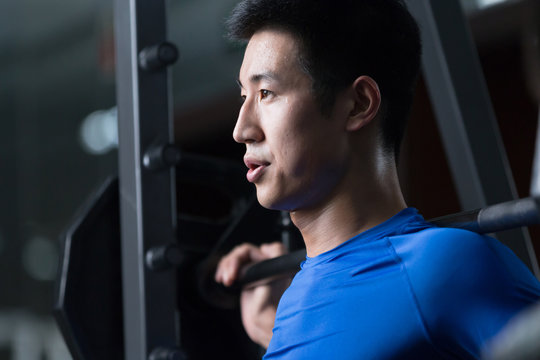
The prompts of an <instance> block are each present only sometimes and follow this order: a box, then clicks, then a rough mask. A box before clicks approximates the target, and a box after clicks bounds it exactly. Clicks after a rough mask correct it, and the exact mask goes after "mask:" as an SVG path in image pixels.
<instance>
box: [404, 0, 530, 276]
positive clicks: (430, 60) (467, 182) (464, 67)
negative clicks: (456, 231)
mask: <svg viewBox="0 0 540 360" xmlns="http://www.w3.org/2000/svg"><path fill="white" fill-rule="evenodd" d="M406 2H407V5H408V7H409V10H410V11H411V13H412V14H413V16H414V17H415V18H416V20H417V21H418V23H419V25H420V28H421V33H422V41H423V59H422V60H423V73H424V79H425V81H426V83H427V86H428V90H429V94H430V98H431V102H432V104H433V108H434V110H435V115H436V118H437V122H438V125H439V130H440V133H441V137H442V139H443V144H444V147H445V150H446V156H447V158H448V161H449V165H450V168H451V169H452V174H453V177H454V183H455V184H456V188H457V191H458V195H459V199H460V201H461V205H462V207H463V208H465V209H474V208H480V207H484V206H486V205H491V204H495V203H499V202H503V201H508V200H512V199H515V198H516V197H517V192H516V189H515V185H514V180H513V178H512V174H511V171H510V167H509V164H508V160H507V157H506V152H505V150H504V146H503V144H502V140H501V137H500V133H499V129H498V126H497V122H496V118H495V113H494V111H493V106H492V104H491V100H490V98H489V94H488V90H487V86H486V84H485V79H484V77H483V73H482V69H481V66H480V61H479V59H478V55H477V53H476V50H475V47H474V43H473V41H472V37H471V35H470V30H469V26H468V24H467V21H466V18H465V16H464V14H463V11H462V9H461V6H460V3H459V1H458V0H445V1H434V0H406ZM497 237H498V238H499V240H501V241H502V242H503V243H505V244H506V245H508V246H509V247H510V248H511V249H512V250H513V251H514V252H515V253H516V254H517V255H518V256H519V257H520V258H521V259H522V260H523V261H524V262H525V263H526V264H527V265H528V266H529V267H530V268H531V269H532V270H533V271H534V272H535V273H536V274H537V276H538V275H539V274H540V272H539V271H538V264H537V261H536V256H535V254H534V249H533V247H532V244H531V241H530V237H529V234H528V232H527V230H526V229H515V230H510V231H506V232H502V233H499V234H498V235H497Z"/></svg>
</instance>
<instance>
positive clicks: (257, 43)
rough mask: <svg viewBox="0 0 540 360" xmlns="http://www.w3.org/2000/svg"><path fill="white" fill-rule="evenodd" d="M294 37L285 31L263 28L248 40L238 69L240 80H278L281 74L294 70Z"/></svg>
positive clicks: (295, 48)
mask: <svg viewBox="0 0 540 360" xmlns="http://www.w3.org/2000/svg"><path fill="white" fill-rule="evenodd" d="M297 54H298V52H297V46H296V41H295V38H294V37H293V36H292V35H290V34H289V33H287V32H284V31H279V30H274V29H265V30H260V31H258V32H256V33H255V34H254V35H253V36H252V37H251V39H250V40H249V43H248V46H247V47H246V51H245V53H244V60H243V62H242V67H241V69H240V80H241V81H243V82H245V81H262V80H279V79H280V76H281V74H283V73H286V72H290V71H295V70H297V69H296V68H297V67H298V63H297V59H298V57H297Z"/></svg>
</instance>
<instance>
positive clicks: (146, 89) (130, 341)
mask: <svg viewBox="0 0 540 360" xmlns="http://www.w3.org/2000/svg"><path fill="white" fill-rule="evenodd" d="M407 3H408V5H409V8H410V10H411V12H412V13H413V15H414V16H415V17H416V18H417V20H418V21H419V23H420V25H421V28H422V29H423V32H422V38H423V43H424V44H425V50H424V55H423V56H424V57H423V69H424V76H425V79H426V82H427V84H428V87H429V92H430V95H431V98H432V101H433V105H434V110H435V113H436V115H437V119H438V120H439V123H440V127H441V129H442V131H441V134H442V136H443V141H444V144H445V147H446V152H447V153H448V154H449V158H450V166H451V168H452V173H453V175H454V180H455V182H456V184H457V188H458V193H459V197H460V200H461V202H462V206H463V207H464V208H485V207H486V205H487V204H488V203H489V204H496V203H499V204H501V203H503V202H505V201H507V200H509V199H512V198H515V195H516V193H515V189H514V185H513V181H512V178H511V176H509V172H508V164H507V161H506V156H505V153H504V150H503V149H502V147H501V142H500V137H499V134H498V129H497V126H496V123H495V121H494V114H493V111H492V107H491V104H490V103H489V101H488V100H486V99H488V95H487V90H486V88H485V85H484V82H483V79H482V72H481V70H480V67H479V63H478V59H477V56H476V54H475V53H474V50H473V46H472V42H471V37H470V34H469V33H468V28H467V25H466V21H465V19H464V16H463V14H462V13H461V9H460V5H459V1H458V0H448V1H431V0H414V1H413V0H407ZM166 20H167V19H166V7H165V2H164V1H162V0H155V1H144V0H128V1H121V0H116V1H115V20H114V22H115V28H116V29H115V39H116V55H117V64H118V66H117V71H116V76H117V78H116V84H117V102H118V113H119V175H120V181H119V183H118V188H119V191H118V192H117V193H116V194H117V197H118V198H119V201H118V203H117V204H116V206H117V207H118V209H117V211H115V210H114V208H115V205H114V201H113V200H110V199H109V200H99V199H102V198H101V197H100V196H98V200H97V202H96V203H95V208H92V206H91V207H90V208H91V209H90V210H88V211H87V212H86V214H87V217H86V216H82V217H81V218H80V219H79V220H80V221H79V224H81V226H82V227H83V228H86V229H87V230H84V231H83V230H75V229H72V232H71V235H70V236H68V237H66V240H67V239H69V241H66V246H64V257H63V260H64V261H63V267H62V273H61V279H60V281H59V283H60V286H59V289H60V296H59V299H61V300H60V303H59V304H61V306H60V307H59V309H58V310H57V314H58V315H57V316H58V317H57V319H58V321H59V323H60V325H61V328H62V330H63V331H64V336H65V337H66V340H67V342H68V345H69V346H70V349H72V354H74V356H75V357H76V358H81V359H83V358H103V359H107V358H115V359H120V358H124V359H129V360H143V359H152V360H159V359H172V358H175V359H176V358H182V357H183V351H181V350H179V347H180V346H181V347H182V349H183V350H185V352H186V353H187V354H188V355H189V356H190V357H191V358H192V359H196V358H202V359H205V358H214V357H216V356H209V355H208V352H209V351H211V350H212V349H211V347H209V346H207V345H206V344H203V345H200V344H198V343H197V342H198V341H199V342H200V341H201V340H200V339H199V337H200V336H198V334H204V331H206V334H208V332H210V331H212V329H210V328H209V327H208V326H206V327H205V328H203V329H198V328H197V327H196V325H195V324H196V323H197V322H199V323H203V324H204V325H206V324H210V323H211V324H212V325H213V326H216V324H215V319H214V317H215V316H218V314H217V313H215V312H214V313H212V312H211V311H210V310H208V309H205V310H207V312H206V314H208V315H207V317H206V318H204V320H202V321H201V317H197V316H195V314H196V313H197V311H198V310H199V308H198V307H197V306H200V307H202V306H203V304H200V303H202V302H201V301H198V300H199V299H200V298H199V295H198V292H197V291H196V290H195V289H196V286H195V285H194V284H192V282H193V281H192V280H190V279H191V278H192V277H195V278H197V279H200V278H201V277H205V276H206V278H208V273H206V275H204V272H203V275H200V274H199V273H198V272H197V271H195V270H194V268H195V267H197V266H196V264H197V263H198V262H199V261H201V262H202V261H203V260H204V255H203V254H205V253H204V251H203V250H206V251H207V253H208V251H210V252H211V255H213V256H217V255H219V252H218V250H223V251H224V250H226V247H227V246H229V245H230V244H231V243H232V242H229V241H228V240H227V239H234V240H235V241H247V240H253V239H249V238H246V237H242V236H241V233H242V226H239V227H236V226H235V224H240V223H241V222H242V221H241V220H236V219H241V218H240V217H238V216H239V214H241V213H243V211H245V209H246V207H245V206H248V205H247V203H248V202H249V201H248V200H247V198H244V199H243V200H242V201H240V203H242V202H243V203H244V204H243V205H242V206H238V207H237V208H236V209H235V208H234V206H233V212H234V213H235V214H236V215H238V216H234V220H232V221H230V222H225V223H224V224H222V223H219V224H207V226H197V225H193V222H189V221H185V222H182V221H180V223H181V225H182V226H178V222H179V217H178V216H177V214H176V212H177V204H176V199H177V193H182V192H183V191H185V188H188V185H185V184H182V186H181V187H177V186H175V185H176V184H177V180H176V169H175V168H174V165H175V164H178V161H179V160H180V161H181V157H180V158H179V156H181V154H179V153H178V151H177V149H175V148H174V147H172V145H171V144H172V143H173V135H172V122H171V116H170V115H171V113H172V111H171V106H170V103H171V102H170V99H171V96H170V83H169V75H168V69H167V65H170V64H171V63H172V62H174V60H175V59H176V58H177V57H178V51H177V50H176V48H174V46H173V45H172V44H170V43H168V42H166V24H167V21H166ZM455 44H459V46H455ZM194 168H196V166H195V165H194ZM193 171H199V170H193ZM113 187H114V186H113ZM112 193H114V191H113V190H111V192H109V191H108V190H104V192H102V195H103V194H112ZM248 193H249V191H248ZM103 196H105V197H107V196H109V195H103ZM110 196H113V195H110ZM113 197H114V196H113ZM103 202H105V203H109V204H113V205H110V209H109V210H103V208H102V209H101V210H100V207H101V206H102V205H99V204H103ZM535 202H536V200H535ZM179 205H180V206H179V208H182V207H183V206H184V204H183V202H180V203H179ZM514 205H515V206H511V208H512V209H517V210H516V211H517V212H518V213H519V214H522V213H521V212H520V211H521V210H519V209H521V207H520V206H521V205H519V206H517V205H516V204H514ZM528 206H529V205H527V206H524V208H528ZM107 207H108V206H105V208H107ZM486 209H487V208H486ZM508 209H509V208H507V207H506V206H504V207H501V208H500V211H501V212H500V214H502V215H503V216H502V217H501V218H497V216H495V215H493V217H492V214H495V213H497V211H495V212H492V211H491V210H490V211H487V212H483V213H482V214H487V215H489V216H487V215H486V216H487V219H490V221H493V222H490V221H488V224H496V225H497V226H498V227H497V229H505V228H507V227H513V226H517V225H518V224H519V225H525V223H521V221H525V222H528V221H529V220H528V219H530V218H533V217H529V216H528V215H525V216H524V217H523V218H520V219H518V220H515V219H512V220H509V219H505V215H504V214H506V211H507V210H508ZM102 210H103V211H105V212H104V213H101V211H102ZM492 210H493V209H492ZM518 210H519V211H518ZM107 211H109V212H107ZM525 213H527V211H525ZM107 214H108V215H107ZM119 214H120V215H119ZM461 215H464V214H461ZM469 215H471V216H472V217H468V216H469ZM252 216H254V215H253V213H252ZM91 218H94V220H91ZM246 218H248V217H246ZM262 218H265V220H264V221H265V222H266V221H268V220H267V219H266V217H264V216H262V217H261V221H262ZM483 218H484V215H481V214H480V212H478V213H477V214H474V213H473V214H468V215H467V216H465V217H463V216H461V217H460V219H459V222H460V223H461V224H464V225H466V226H472V227H473V228H480V227H481V226H483V225H482V224H483V223H484V221H483V220H482V219H483ZM518 218H519V216H518ZM180 220H181V219H180ZM447 220H448V219H447ZM441 221H442V220H441ZM100 223H101V224H102V226H100V225H98V224H100ZM481 223H482V224H481ZM107 224H108V225H107ZM250 226H254V225H253V224H250ZM270 226H272V225H270ZM106 229H108V230H109V231H108V232H107V231H106ZM99 231H105V232H106V234H101V233H100V232H99ZM278 231H280V232H281V233H283V234H284V235H286V234H287V233H286V231H284V230H283V229H279V227H278ZM92 232H94V233H93V234H92ZM218 234H222V235H221V236H219V235H218ZM235 234H236V235H238V236H236V235H235ZM268 234H270V232H268ZM235 236H236V237H235ZM278 236H279V235H278ZM120 237H121V242H120ZM192 238H197V239H202V240H201V242H202V243H203V244H191V243H190V242H189V239H192ZM83 239H84V240H83ZM100 239H101V241H105V243H104V244H101V245H97V244H98V243H97V242H95V241H98V240H100ZM107 239H108V240H110V241H107ZM178 239H181V241H178ZM208 239H210V240H208ZM499 239H500V240H501V241H503V242H505V243H507V245H509V246H510V247H511V248H512V249H513V250H514V251H515V252H516V253H517V254H518V255H519V256H520V257H521V258H522V259H523V260H524V262H525V263H526V264H528V265H529V266H530V267H531V268H532V269H533V271H534V272H535V273H537V274H538V265H537V263H536V259H535V256H534V251H533V249H532V246H531V243H530V239H529V238H528V234H527V233H526V231H524V230H522V229H516V230H514V231H513V232H512V233H511V234H507V233H506V232H505V233H504V234H500V236H499ZM115 240H116V241H115ZM211 240H216V241H217V245H214V244H215V242H212V241H211ZM89 243H92V245H93V246H96V247H98V248H102V250H103V251H105V252H106V254H105V255H104V256H103V257H101V258H100V257H98V258H99V260H97V261H95V260H94V261H90V260H89V259H88V258H87V257H88V256H90V257H91V256H95V255H96V254H99V251H100V250H96V249H91V248H90V247H88V244H89ZM107 249H108V250H107ZM66 254H67V255H66ZM297 254H298V253H297ZM75 259H76V260H75ZM208 259H209V258H208ZM208 259H207V260H208ZM287 259H288V260H289V261H285V263H281V264H277V263H278V262H280V261H284V260H283V259H282V260H278V259H276V260H274V262H273V263H270V264H271V265H263V263H260V264H258V265H255V266H254V267H253V268H252V269H250V270H248V271H247V272H246V274H245V276H244V277H243V281H244V283H248V282H249V283H251V282H252V281H255V279H257V278H265V277H267V276H268V273H269V272H270V273H272V274H274V273H275V268H280V267H282V268H286V267H288V266H289V265H290V264H296V265H294V266H295V267H296V268H297V264H298V262H299V258H293V257H292V255H289V257H288V258H287ZM77 263H79V264H85V265H84V266H82V265H81V266H82V267H81V268H79V267H78V265H76V264H77ZM96 264H98V267H99V268H100V269H97V268H96ZM202 264H203V265H204V266H201V267H199V270H201V269H202V270H204V269H205V266H206V270H208V268H209V267H210V266H209V265H211V262H210V261H205V262H203V263H202ZM266 264H269V263H266ZM272 264H273V265H272ZM276 264H277V265H276ZM176 266H179V268H177V269H178V270H177V271H174V268H175V267H176ZM93 267H94V268H95V269H93ZM202 270H201V271H202ZM85 274H86V275H88V276H86V275H85ZM119 274H121V275H119ZM195 274H199V275H195ZM261 274H262V275H261ZM96 276H97V278H98V279H100V282H96V281H95V279H96ZM94 285H97V286H100V287H103V290H98V291H97V292H96V291H93V290H88V289H92V286H94ZM70 286H73V288H72V289H79V290H70ZM86 287H88V289H86ZM199 287H200V288H205V287H207V286H206V285H203V286H199ZM85 289H86V290H85ZM107 289H108V290H107ZM62 291H63V293H62ZM77 291H80V292H81V293H80V294H79V295H77V294H78V293H77ZM99 291H105V292H107V294H106V296H105V297H104V298H103V299H102V300H103V303H95V302H91V301H90V299H92V295H95V294H98V293H99ZM202 292H203V291H201V293H202ZM119 293H122V294H123V299H120V297H119V296H120V295H118V294H119ZM72 296H74V297H72ZM204 296H206V295H204ZM210 297H212V296H211V294H210ZM92 301H93V300H92ZM105 303H106V304H105ZM98 304H99V305H98ZM101 305H103V306H101ZM92 309H93V310H92ZM100 309H101V313H100V312H99V310H100ZM111 309H113V310H111ZM181 309H188V310H185V311H184V310H181ZM109 311H110V312H109ZM94 312H95V317H94V318H92V316H94ZM222 313H225V312H222ZM222 313H221V314H222ZM107 314H109V315H110V316H109V315H107ZM228 315H230V319H231V322H230V327H229V328H228V329H229V331H221V332H220V333H221V335H222V337H226V339H222V338H220V337H218V336H215V337H214V338H213V342H214V343H218V342H219V341H221V340H223V341H222V343H223V344H224V345H225V343H226V342H229V344H228V345H229V346H230V347H232V348H234V349H235V350H236V351H239V352H240V351H241V349H240V348H243V347H247V345H246V344H245V343H242V342H241V341H238V342H234V341H235V340H234V339H232V338H231V337H227V336H229V335H230V333H232V332H233V331H232V328H233V327H234V324H235V323H234V321H233V320H232V319H233V318H236V319H238V314H237V313H232V312H231V313H228ZM88 316H90V320H89V319H88V318H87V317H88ZM100 316H105V317H106V318H105V319H102V320H100ZM101 321H103V322H101ZM107 324H109V325H110V327H108V325H107ZM120 324H121V325H120ZM187 324H189V325H191V327H189V326H188V325H187ZM238 326H239V325H238ZM120 328H121V329H122V331H120V330H118V329H120ZM107 329H110V331H111V332H112V333H114V334H112V335H111V336H110V339H109V340H111V342H112V343H113V344H114V345H111V346H102V345H103V344H104V342H103V341H105V340H106V339H101V340H99V337H100V336H101V335H103V334H100V331H104V330H107ZM94 337H95V338H94ZM75 339H78V340H75ZM81 339H82V340H81ZM229 339H231V340H230V341H229ZM70 344H71V345H70ZM94 347H97V348H102V350H103V351H102V352H99V350H89V349H90V348H94ZM212 347H216V348H220V345H215V344H214V345H213V346H212ZM120 349H123V350H120ZM107 351H108V352H107ZM248 353H249V351H246V352H245V353H244V354H243V355H238V356H236V358H250V357H253V356H252V355H253V352H252V353H251V355H249V354H248ZM93 354H98V355H95V356H94V355H93ZM253 358H254V357H253Z"/></svg>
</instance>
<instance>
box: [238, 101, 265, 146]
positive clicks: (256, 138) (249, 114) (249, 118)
mask: <svg viewBox="0 0 540 360" xmlns="http://www.w3.org/2000/svg"><path fill="white" fill-rule="evenodd" d="M254 103H255V102H252V101H249V100H248V99H246V100H245V101H244V103H243V104H242V107H241V108H240V112H239V114H238V119H237V120H236V126H235V127H234V131H233V138H234V141H236V142H237V143H243V144H251V143H254V142H260V141H262V140H263V139H264V133H263V131H262V129H261V127H260V124H259V115H258V113H257V111H256V109H255V108H254V106H255V104H254Z"/></svg>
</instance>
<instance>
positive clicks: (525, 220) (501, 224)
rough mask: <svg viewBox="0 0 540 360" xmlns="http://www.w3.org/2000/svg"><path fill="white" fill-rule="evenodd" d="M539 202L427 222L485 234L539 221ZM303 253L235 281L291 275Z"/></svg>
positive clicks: (251, 269) (259, 266) (271, 262)
mask: <svg viewBox="0 0 540 360" xmlns="http://www.w3.org/2000/svg"><path fill="white" fill-rule="evenodd" d="M539 206H540V197H528V198H524V199H518V200H512V201H507V202H503V203H500V204H496V205H491V206H487V207H485V208H482V209H477V210H472V211H465V212H460V213H456V214H451V215H447V216H443V217H439V218H436V219H432V220H430V221H429V222H430V223H432V224H434V225H436V226H440V227H453V228H459V229H466V230H470V231H474V232H477V233H479V234H487V233H492V232H497V231H502V230H509V229H513V228H517V227H521V226H529V225H535V224H540V214H539ZM305 257H306V251H305V250H298V251H295V252H292V253H290V254H287V255H283V256H280V257H277V258H273V259H269V260H264V261H261V262H259V263H256V264H253V265H251V266H249V267H248V268H247V269H246V270H245V271H244V272H243V273H242V274H241V275H240V278H239V279H238V281H237V283H236V284H235V285H236V286H239V287H243V286H246V285H249V284H254V283H256V282H259V281H270V280H273V279H276V278H281V277H285V276H290V275H292V274H294V273H296V272H297V271H298V270H299V267H300V263H301V262H302V261H303V260H304V259H305Z"/></svg>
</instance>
